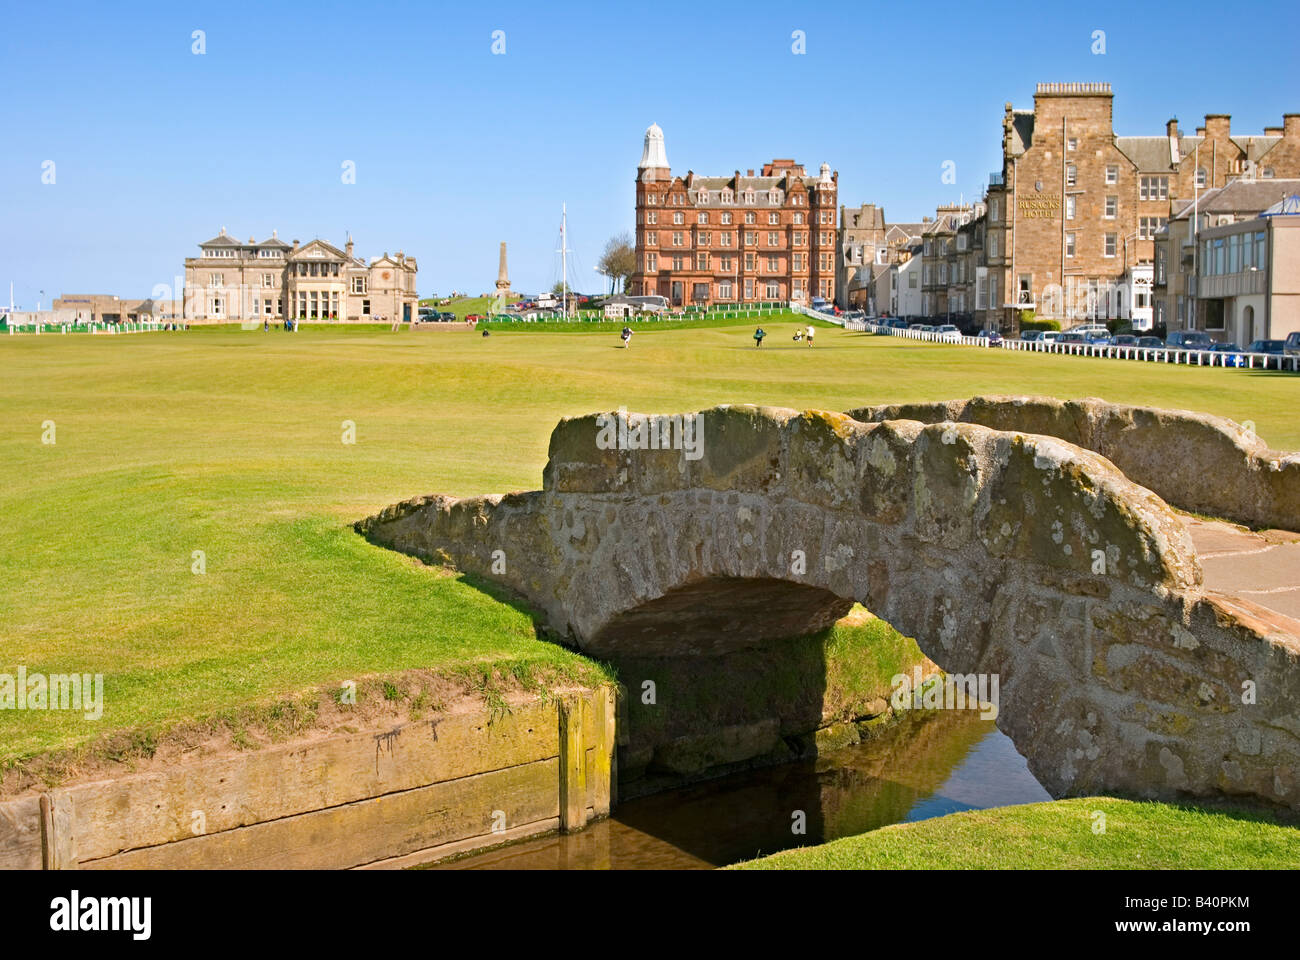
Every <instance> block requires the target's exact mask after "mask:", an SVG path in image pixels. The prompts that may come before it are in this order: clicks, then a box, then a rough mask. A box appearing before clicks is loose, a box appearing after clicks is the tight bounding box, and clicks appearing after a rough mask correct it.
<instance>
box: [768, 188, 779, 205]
mask: <svg viewBox="0 0 1300 960" xmlns="http://www.w3.org/2000/svg"><path fill="white" fill-rule="evenodd" d="M767 202H768V203H780V202H781V191H780V190H769V191H767Z"/></svg>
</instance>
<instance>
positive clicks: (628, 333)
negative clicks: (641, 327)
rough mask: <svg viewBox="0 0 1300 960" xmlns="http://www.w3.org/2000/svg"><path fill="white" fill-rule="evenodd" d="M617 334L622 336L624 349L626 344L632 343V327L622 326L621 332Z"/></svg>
mask: <svg viewBox="0 0 1300 960" xmlns="http://www.w3.org/2000/svg"><path fill="white" fill-rule="evenodd" d="M619 336H621V337H622V338H623V349H624V350H626V349H627V348H628V346H629V345H630V344H631V343H632V328H631V327H624V328H623V332H622V333H621V334H619Z"/></svg>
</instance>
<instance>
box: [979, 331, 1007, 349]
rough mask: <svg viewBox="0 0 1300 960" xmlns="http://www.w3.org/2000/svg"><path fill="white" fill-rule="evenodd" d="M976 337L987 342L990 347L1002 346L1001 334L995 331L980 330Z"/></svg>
mask: <svg viewBox="0 0 1300 960" xmlns="http://www.w3.org/2000/svg"><path fill="white" fill-rule="evenodd" d="M976 336H977V337H979V338H980V339H981V340H987V341H988V344H989V346H990V347H1000V346H1002V334H1000V333H998V332H997V331H996V330H981V331H980V332H979V333H977V334H976Z"/></svg>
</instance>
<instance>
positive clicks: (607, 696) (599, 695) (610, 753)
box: [591, 685, 617, 819]
mask: <svg viewBox="0 0 1300 960" xmlns="http://www.w3.org/2000/svg"><path fill="white" fill-rule="evenodd" d="M592 696H593V698H594V700H595V705H596V717H595V720H596V723H595V740H596V742H595V744H594V747H595V749H594V751H593V753H594V758H593V759H594V763H593V765H592V766H593V770H594V771H595V773H594V779H595V782H594V783H593V784H592V791H591V806H592V813H593V814H594V816H596V817H597V818H598V819H599V818H604V817H608V816H609V811H610V810H611V809H613V806H614V801H615V791H616V787H615V773H614V771H615V764H616V762H617V761H616V745H615V743H614V736H615V732H614V731H615V714H614V711H615V709H616V707H615V699H614V688H613V687H612V686H608V685H606V686H603V687H599V688H597V689H596V690H595V691H594V692H593V694H592Z"/></svg>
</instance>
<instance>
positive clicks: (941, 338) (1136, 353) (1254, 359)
mask: <svg viewBox="0 0 1300 960" xmlns="http://www.w3.org/2000/svg"><path fill="white" fill-rule="evenodd" d="M844 328H845V329H846V330H859V331H864V332H866V333H875V334H883V335H888V336H891V337H905V338H907V339H909V340H925V341H928V342H930V343H952V344H961V345H962V346H967V347H985V348H990V347H993V348H997V349H1001V350H1024V351H1028V352H1030V353H1068V354H1072V355H1079V356H1085V357H1106V358H1109V359H1112V360H1146V361H1149V362H1152V363H1181V364H1186V365H1192V366H1198V367H1237V368H1242V369H1247V370H1255V369H1258V370H1269V369H1272V370H1290V371H1291V372H1293V373H1300V357H1289V356H1278V355H1277V354H1275V353H1247V352H1245V351H1240V352H1229V351H1222V350H1200V349H1193V348H1191V347H1132V346H1128V347H1126V346H1116V345H1115V344H1097V343H1057V342H1055V341H1045V340H1010V339H1004V340H1002V341H1001V342H1000V343H991V342H990V341H989V338H988V337H967V336H962V335H960V334H954V333H936V332H934V331H932V330H912V329H909V328H899V327H887V326H884V325H883V324H879V323H874V322H872V321H870V320H849V321H847V322H846V323H845V324H844Z"/></svg>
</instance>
